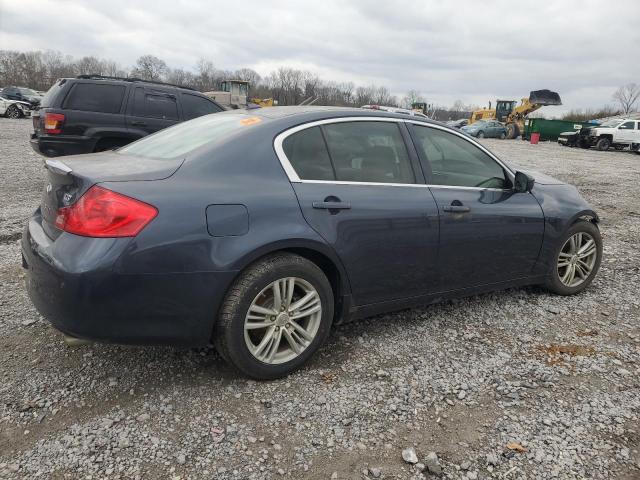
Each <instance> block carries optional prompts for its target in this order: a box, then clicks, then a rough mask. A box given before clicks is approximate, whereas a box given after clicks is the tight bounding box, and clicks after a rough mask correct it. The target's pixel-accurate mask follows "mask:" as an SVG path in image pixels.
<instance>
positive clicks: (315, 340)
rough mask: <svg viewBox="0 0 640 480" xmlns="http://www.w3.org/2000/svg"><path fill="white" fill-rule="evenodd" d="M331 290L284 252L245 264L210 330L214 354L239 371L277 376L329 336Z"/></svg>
mask: <svg viewBox="0 0 640 480" xmlns="http://www.w3.org/2000/svg"><path fill="white" fill-rule="evenodd" d="M333 301H334V300H333V291H332V289H331V285H330V283H329V281H328V280H327V277H326V276H325V275H324V273H323V272H322V270H321V269H320V268H318V266H317V265H315V264H314V263H312V262H310V261H309V260H307V259H305V258H302V257H300V256H298V255H293V254H289V253H282V254H276V255H273V256H270V257H267V258H266V259H264V260H262V261H260V262H258V263H256V264H254V265H252V266H250V267H248V268H247V270H245V271H244V272H243V273H242V274H241V275H240V277H239V278H238V280H236V282H235V283H234V285H233V286H232V287H231V288H230V290H229V292H228V293H227V296H226V298H225V300H224V303H223V305H222V308H221V312H220V318H219V319H218V322H217V325H216V332H215V338H214V341H215V344H216V348H217V350H218V352H219V353H220V354H221V355H222V357H224V358H225V359H226V360H227V361H229V362H230V363H232V364H233V365H234V366H235V367H236V368H238V370H240V371H241V372H243V373H244V374H245V375H248V376H250V377H253V378H255V379H259V380H271V379H275V378H280V377H283V376H285V375H287V374H289V373H290V372H292V371H294V370H296V369H298V368H300V367H301V366H302V365H303V364H304V363H305V362H306V361H307V360H309V358H310V357H311V356H312V355H313V354H314V353H315V352H316V350H317V349H318V348H319V347H320V345H322V343H323V342H324V341H325V340H326V338H327V336H328V335H329V330H330V328H331V323H332V321H333Z"/></svg>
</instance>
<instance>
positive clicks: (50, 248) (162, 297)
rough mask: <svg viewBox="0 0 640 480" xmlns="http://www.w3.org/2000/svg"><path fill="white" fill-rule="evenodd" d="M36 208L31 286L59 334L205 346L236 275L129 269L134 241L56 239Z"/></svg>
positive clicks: (28, 250)
mask: <svg viewBox="0 0 640 480" xmlns="http://www.w3.org/2000/svg"><path fill="white" fill-rule="evenodd" d="M40 221H41V220H40V215H39V213H38V212H36V214H35V215H34V216H33V217H32V218H31V219H30V221H29V223H28V225H27V227H26V228H25V230H24V232H23V236H22V263H23V267H24V268H25V269H26V271H27V275H26V287H27V291H28V293H29V297H30V298H31V301H32V302H33V304H34V305H35V307H36V308H37V310H38V311H39V312H40V313H41V314H42V315H43V316H44V317H45V318H47V319H48V320H49V321H50V322H51V324H52V325H53V326H54V327H55V328H57V329H58V330H60V331H61V332H63V333H65V334H67V335H70V336H73V337H78V338H83V339H88V340H96V341H102V342H109V343H123V344H157V345H185V346H202V345H207V344H209V343H210V341H211V333H212V331H213V324H214V321H215V318H216V316H217V312H218V308H219V305H220V303H221V302H222V299H223V298H224V293H225V291H226V287H227V285H229V284H230V282H231V281H232V280H233V278H234V277H235V274H236V272H207V273H200V272H197V273H168V274H126V273H119V269H120V268H119V266H118V263H119V262H120V257H121V255H122V253H123V252H124V251H125V250H126V248H127V245H128V244H129V242H130V241H131V239H110V238H103V239H94V238H85V237H78V236H75V235H71V234H67V233H63V234H62V235H61V236H60V237H58V239H56V240H55V241H53V240H51V239H50V238H49V237H48V236H47V235H46V233H45V232H44V230H43V229H42V225H41V223H40Z"/></svg>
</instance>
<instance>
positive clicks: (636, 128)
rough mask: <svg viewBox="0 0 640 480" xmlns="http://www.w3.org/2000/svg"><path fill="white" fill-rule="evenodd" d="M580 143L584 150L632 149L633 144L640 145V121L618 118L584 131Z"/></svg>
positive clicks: (581, 132) (581, 133)
mask: <svg viewBox="0 0 640 480" xmlns="http://www.w3.org/2000/svg"><path fill="white" fill-rule="evenodd" d="M579 143H580V146H582V147H583V148H589V147H593V146H595V147H596V148H597V149H598V150H609V148H610V147H613V148H615V149H616V150H622V149H623V148H625V147H630V148H632V146H633V144H635V143H640V120H635V119H632V118H618V119H613V120H609V121H607V122H605V123H603V124H601V125H597V126H594V127H591V128H586V129H582V130H581V131H580V139H579Z"/></svg>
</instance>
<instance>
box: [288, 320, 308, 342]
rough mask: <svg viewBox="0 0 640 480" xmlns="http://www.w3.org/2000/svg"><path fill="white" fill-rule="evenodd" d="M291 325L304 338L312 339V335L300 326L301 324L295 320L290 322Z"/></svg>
mask: <svg viewBox="0 0 640 480" xmlns="http://www.w3.org/2000/svg"><path fill="white" fill-rule="evenodd" d="M291 325H293V328H294V329H295V330H296V332H298V333H299V334H300V335H301V336H302V337H303V338H304V339H305V340H307V341H309V342H311V341H312V340H313V336H312V335H310V334H309V332H307V331H306V330H305V329H304V327H302V325H300V324H299V323H297V322H291Z"/></svg>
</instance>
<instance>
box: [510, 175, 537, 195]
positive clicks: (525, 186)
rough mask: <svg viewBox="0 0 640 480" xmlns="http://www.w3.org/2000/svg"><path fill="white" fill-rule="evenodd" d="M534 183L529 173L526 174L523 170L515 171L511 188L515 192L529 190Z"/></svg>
mask: <svg viewBox="0 0 640 480" xmlns="http://www.w3.org/2000/svg"><path fill="white" fill-rule="evenodd" d="M534 183H535V180H534V178H533V177H532V176H531V175H527V174H526V173H524V172H516V178H515V182H514V186H513V189H514V190H515V191H516V192H517V193H525V192H530V191H531V189H532V188H533V184H534Z"/></svg>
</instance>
